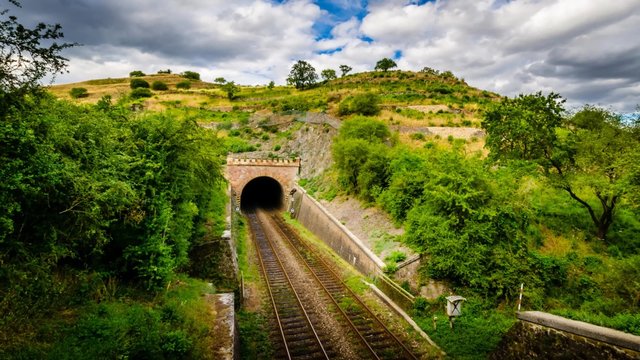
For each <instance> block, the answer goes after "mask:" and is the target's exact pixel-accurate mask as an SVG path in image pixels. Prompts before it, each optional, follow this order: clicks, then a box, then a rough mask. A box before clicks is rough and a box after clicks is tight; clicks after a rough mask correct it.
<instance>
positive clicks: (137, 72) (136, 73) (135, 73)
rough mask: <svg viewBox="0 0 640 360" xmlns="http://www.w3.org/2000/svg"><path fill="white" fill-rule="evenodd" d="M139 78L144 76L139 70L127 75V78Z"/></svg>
mask: <svg viewBox="0 0 640 360" xmlns="http://www.w3.org/2000/svg"><path fill="white" fill-rule="evenodd" d="M139 76H146V74H145V73H143V72H142V71H141V70H133V71H132V72H130V73H129V77H139Z"/></svg>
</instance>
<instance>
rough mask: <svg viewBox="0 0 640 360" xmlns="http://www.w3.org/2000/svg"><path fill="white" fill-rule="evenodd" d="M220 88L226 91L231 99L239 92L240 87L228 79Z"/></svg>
mask: <svg viewBox="0 0 640 360" xmlns="http://www.w3.org/2000/svg"><path fill="white" fill-rule="evenodd" d="M221 89H222V91H224V92H226V93H227V97H228V98H229V100H233V99H234V98H235V97H236V94H237V93H239V92H240V87H239V86H238V85H236V83H235V82H233V81H229V82H228V83H226V84H224V85H222V87H221Z"/></svg>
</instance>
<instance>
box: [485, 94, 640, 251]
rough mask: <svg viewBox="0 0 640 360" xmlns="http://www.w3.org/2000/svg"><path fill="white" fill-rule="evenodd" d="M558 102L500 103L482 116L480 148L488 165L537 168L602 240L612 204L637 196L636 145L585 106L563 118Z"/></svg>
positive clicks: (627, 131)
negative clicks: (527, 164)
mask: <svg viewBox="0 0 640 360" xmlns="http://www.w3.org/2000/svg"><path fill="white" fill-rule="evenodd" d="M563 102H564V100H563V99H562V98H560V96H559V95H557V94H554V93H551V94H549V95H548V96H543V95H542V94H541V93H537V94H533V95H520V96H518V97H516V98H514V99H506V100H505V101H503V102H502V103H500V104H499V105H496V106H494V107H493V108H492V109H490V110H489V111H487V112H486V113H485V115H484V120H483V123H482V126H483V128H484V129H486V130H487V133H488V136H487V140H486V144H487V147H488V148H489V149H490V150H491V154H490V156H491V158H493V159H494V160H497V161H508V160H527V161H532V162H535V163H537V164H538V165H539V166H540V167H541V169H542V170H543V173H544V175H545V177H546V179H547V180H548V181H549V183H550V184H552V185H553V186H555V187H557V188H559V189H562V190H564V191H566V192H567V194H568V195H569V196H570V197H571V198H572V199H573V200H575V201H577V202H578V203H579V204H580V205H581V206H582V207H584V208H585V209H586V210H587V212H588V214H589V217H590V218H591V220H592V222H593V223H594V225H595V228H596V231H595V233H596V236H597V237H598V238H599V239H605V238H606V235H607V232H608V230H609V228H610V226H611V224H612V223H613V221H614V212H615V208H616V206H617V204H619V203H620V201H621V200H622V197H623V196H625V195H627V194H631V193H634V192H636V191H637V190H638V188H637V187H636V186H635V185H634V184H633V181H632V180H631V179H632V178H633V176H634V175H633V174H634V170H633V165H631V164H632V163H633V162H634V161H635V160H634V158H637V155H636V154H637V152H638V151H637V149H638V147H639V146H640V141H639V139H637V138H635V137H634V136H633V132H634V131H635V130H634V129H635V126H628V125H626V124H624V123H623V122H622V121H621V118H620V116H618V115H616V114H613V113H611V112H609V111H607V110H604V109H600V108H596V107H592V106H586V107H584V108H583V109H582V110H581V111H579V112H578V113H576V114H575V115H573V116H569V117H567V118H564V117H563V112H564V109H563V107H562V103H563ZM594 200H595V201H594Z"/></svg>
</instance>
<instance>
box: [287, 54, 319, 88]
mask: <svg viewBox="0 0 640 360" xmlns="http://www.w3.org/2000/svg"><path fill="white" fill-rule="evenodd" d="M317 80H318V74H317V73H316V69H315V68H314V67H313V66H312V65H311V64H309V63H308V62H306V61H304V60H298V61H297V62H296V63H295V64H293V66H292V67H291V71H290V72H289V76H287V84H289V85H293V86H295V88H296V89H298V90H304V89H309V88H311V87H313V86H314V85H315V83H316V81H317Z"/></svg>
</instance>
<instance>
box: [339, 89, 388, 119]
mask: <svg viewBox="0 0 640 360" xmlns="http://www.w3.org/2000/svg"><path fill="white" fill-rule="evenodd" d="M379 103H380V98H379V97H378V96H377V95H376V94H373V93H364V94H358V95H354V96H348V97H346V98H345V99H344V100H342V102H340V106H339V107H338V113H339V114H340V115H350V114H359V115H366V116H372V115H377V114H378V113H379V112H380V106H379V105H378V104H379Z"/></svg>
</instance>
